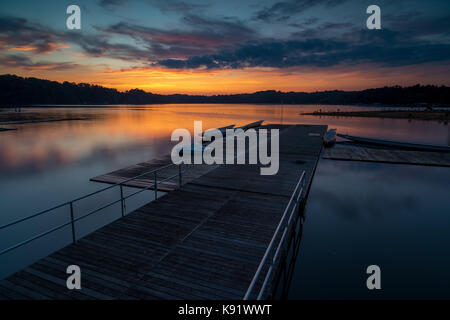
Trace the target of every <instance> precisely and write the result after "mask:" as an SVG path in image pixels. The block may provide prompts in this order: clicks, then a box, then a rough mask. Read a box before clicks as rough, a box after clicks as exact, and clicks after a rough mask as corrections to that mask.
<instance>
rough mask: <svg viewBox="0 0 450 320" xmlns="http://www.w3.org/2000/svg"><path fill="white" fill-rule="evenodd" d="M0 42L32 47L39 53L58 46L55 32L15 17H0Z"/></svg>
mask: <svg viewBox="0 0 450 320" xmlns="http://www.w3.org/2000/svg"><path fill="white" fill-rule="evenodd" d="M0 42H1V43H2V44H3V45H14V46H27V47H30V48H31V47H32V48H34V51H35V52H37V53H47V52H51V51H53V50H55V48H56V47H57V46H56V43H57V39H56V36H55V34H54V33H52V32H50V31H48V30H43V29H42V28H41V27H40V26H38V25H34V24H31V23H29V22H28V20H26V19H22V18H15V17H0Z"/></svg>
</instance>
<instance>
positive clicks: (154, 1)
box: [148, 0, 208, 13]
mask: <svg viewBox="0 0 450 320" xmlns="http://www.w3.org/2000/svg"><path fill="white" fill-rule="evenodd" d="M148 3H149V4H150V5H151V6H152V7H156V8H158V9H159V10H160V11H161V12H163V13H169V12H176V13H188V12H191V11H194V10H203V9H205V8H207V7H208V6H207V5H206V4H200V3H195V2H192V1H190V2H187V1H180V0H149V1H148Z"/></svg>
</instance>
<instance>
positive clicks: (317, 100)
mask: <svg viewBox="0 0 450 320" xmlns="http://www.w3.org/2000/svg"><path fill="white" fill-rule="evenodd" d="M166 103H256V104H383V105H414V104H439V105H447V106H450V87H447V86H435V85H419V84H418V85H415V86H410V87H401V86H393V87H383V88H376V89H367V90H362V91H340V90H333V91H321V92H311V93H306V92H281V91H275V90H267V91H259V92H255V93H243V94H228V95H213V96H205V95H186V94H170V95H161V94H154V93H151V92H145V91H143V90H140V89H132V90H128V91H125V92H120V91H118V90H116V89H111V88H105V87H102V86H98V85H91V84H87V83H78V84H77V83H72V82H67V81H66V82H63V83H60V82H56V81H49V80H42V79H36V78H23V77H19V76H16V75H0V107H12V106H27V105H35V104H52V105H58V104H76V105H99V104H100V105H108V104H166Z"/></svg>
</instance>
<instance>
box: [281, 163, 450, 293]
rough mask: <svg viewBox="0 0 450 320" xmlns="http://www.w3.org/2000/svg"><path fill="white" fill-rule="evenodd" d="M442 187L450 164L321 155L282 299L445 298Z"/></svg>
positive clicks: (447, 260)
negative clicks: (371, 275) (376, 274)
mask: <svg viewBox="0 0 450 320" xmlns="http://www.w3.org/2000/svg"><path fill="white" fill-rule="evenodd" d="M448 190H450V169H449V168H439V167H421V166H410V165H390V164H374V163H362V162H344V161H332V160H321V161H320V163H319V166H318V169H317V171H316V175H315V177H314V181H313V185H312V189H311V193H310V196H309V199H308V203H307V207H306V211H305V214H306V219H305V223H304V233H303V239H302V244H301V246H300V253H299V257H298V261H297V263H296V268H295V272H294V275H293V278H292V284H291V288H290V291H289V295H288V298H290V299H363V298H364V299H372V298H381V299H392V298H396V299H418V298H420V299H433V298H438V299H443V298H446V299H448V298H450V275H449V274H448V270H449V268H450V256H449V255H448V254H447V248H446V244H447V243H450V234H449V233H448V228H449V227H450V215H448V212H450V199H449V197H448ZM371 264H377V265H379V266H380V267H381V272H382V290H381V291H378V292H375V291H369V290H367V288H366V286H365V281H366V279H367V275H366V273H365V270H366V268H367V266H369V265H371Z"/></svg>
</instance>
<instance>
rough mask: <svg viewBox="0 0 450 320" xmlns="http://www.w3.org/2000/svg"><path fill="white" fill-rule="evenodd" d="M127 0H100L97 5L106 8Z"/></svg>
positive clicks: (118, 5)
mask: <svg viewBox="0 0 450 320" xmlns="http://www.w3.org/2000/svg"><path fill="white" fill-rule="evenodd" d="M126 2H127V0H101V1H100V2H99V5H100V6H101V7H103V8H106V9H111V8H114V7H120V6H123V5H124V4H125V3H126Z"/></svg>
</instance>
